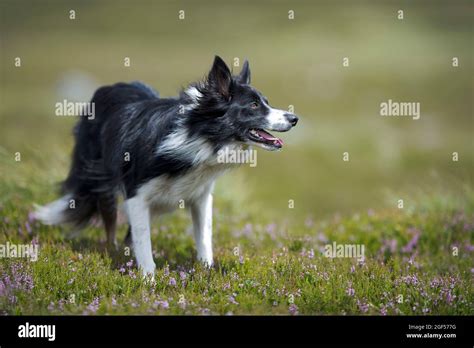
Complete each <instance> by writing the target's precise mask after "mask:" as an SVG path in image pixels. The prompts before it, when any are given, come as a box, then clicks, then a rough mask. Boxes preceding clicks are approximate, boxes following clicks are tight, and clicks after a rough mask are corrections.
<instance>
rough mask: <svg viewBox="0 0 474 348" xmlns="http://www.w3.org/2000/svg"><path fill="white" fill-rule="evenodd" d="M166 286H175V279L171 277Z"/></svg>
mask: <svg viewBox="0 0 474 348" xmlns="http://www.w3.org/2000/svg"><path fill="white" fill-rule="evenodd" d="M168 284H169V285H171V286H176V279H174V278H173V277H171V278H170V281H169V283H168Z"/></svg>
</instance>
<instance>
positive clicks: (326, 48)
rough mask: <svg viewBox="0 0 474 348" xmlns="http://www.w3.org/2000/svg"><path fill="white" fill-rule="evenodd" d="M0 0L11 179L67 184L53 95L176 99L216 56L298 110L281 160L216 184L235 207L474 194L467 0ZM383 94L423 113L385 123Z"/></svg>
mask: <svg viewBox="0 0 474 348" xmlns="http://www.w3.org/2000/svg"><path fill="white" fill-rule="evenodd" d="M0 4H1V84H0V87H1V102H0V115H1V116H0V125H1V127H0V153H1V172H2V173H1V175H2V182H3V183H4V184H6V183H8V182H15V183H16V184H18V185H20V186H23V187H26V188H27V187H28V185H32V184H33V182H36V183H41V184H42V185H45V186H46V187H50V188H51V190H53V188H54V186H53V185H52V184H53V183H54V182H57V181H59V180H62V179H63V178H64V177H65V175H66V173H67V171H68V166H69V155H70V153H71V150H72V145H73V143H72V136H71V130H72V127H73V125H74V123H75V121H76V118H74V117H69V118H68V117H57V116H55V114H54V112H55V103H56V102H58V101H62V100H63V99H64V98H68V99H71V98H74V97H76V98H77V99H78V100H84V99H85V100H88V99H89V98H90V96H91V95H92V93H93V91H94V89H95V88H96V87H98V86H100V85H103V84H111V83H115V82H118V81H132V80H141V81H144V82H146V83H148V84H150V85H152V86H154V87H155V88H156V89H157V90H158V91H159V92H160V93H161V95H162V96H173V95H176V94H177V92H178V91H179V89H180V88H181V87H183V86H185V85H186V84H187V83H189V82H192V81H195V80H197V79H199V78H202V77H203V76H204V74H206V73H207V71H208V69H209V67H210V65H211V63H212V60H213V57H214V55H215V54H219V55H221V56H222V57H223V58H224V59H225V60H226V61H227V62H228V63H229V64H232V62H233V61H234V58H236V57H237V58H239V59H240V60H241V62H242V61H243V59H244V58H247V59H249V61H250V66H251V69H252V80H253V81H252V84H253V85H254V86H255V87H256V88H258V89H260V90H261V91H262V92H263V93H264V94H265V95H266V96H267V97H268V99H269V100H270V103H271V104H272V105H274V106H275V107H280V108H287V107H288V105H290V104H291V105H294V107H295V112H296V113H297V114H299V115H300V117H301V118H300V123H299V124H298V126H297V127H296V128H295V129H294V130H293V131H291V132H289V133H285V134H283V135H282V138H283V139H284V141H285V147H284V149H283V151H282V152H279V153H267V152H265V151H263V150H258V165H257V167H256V168H250V167H248V166H243V167H242V168H240V169H238V170H236V171H234V172H232V173H230V174H228V175H226V176H225V177H223V178H222V179H220V181H219V182H218V186H217V191H218V195H219V196H220V197H223V198H222V199H226V198H231V199H234V200H236V201H238V202H239V204H240V203H241V204H242V210H245V209H257V210H258V211H259V212H261V213H262V214H265V215H270V216H273V217H279V218H288V219H292V218H295V217H296V218H303V217H307V216H313V217H315V218H320V217H324V216H327V215H332V214H334V213H336V212H340V213H352V212H356V211H365V210H367V209H369V208H381V207H382V208H383V207H395V206H396V203H397V202H396V200H397V199H399V198H403V199H405V205H406V206H408V207H409V206H410V205H411V204H413V203H412V202H413V201H412V199H414V197H416V196H418V195H420V194H431V193H438V194H450V195H454V196H455V197H459V198H460V199H462V197H463V195H464V194H465V190H467V189H468V188H469V187H472V179H473V177H472V173H473V167H474V157H473V143H472V142H473V140H472V139H473V137H472V133H473V103H472V96H473V51H472V37H473V36H472V34H473V32H472V30H473V4H472V2H471V1H444V2H438V1H402V2H400V1H388V2H381V1H364V2H358V1H232V2H228V3H227V2H224V1H199V2H198V1H145V0H139V1H50V0H47V1H24V0H15V1H13V0H0ZM71 9H72V10H75V11H76V19H75V20H71V19H69V11H70V10H71ZM399 9H403V10H404V19H403V20H399V19H397V10H399ZM179 10H184V11H185V19H184V20H179V19H178V11H179ZM289 10H293V11H294V13H295V19H294V20H289V19H288V11H289ZM15 57H20V58H21V63H22V66H21V67H20V68H17V67H15V66H14V60H15ZM125 57H130V60H131V66H130V67H125V66H124V58H125ZM343 57H349V59H350V65H349V67H343V65H342V59H343ZM453 57H458V58H459V67H457V68H454V67H453V66H452V64H451V63H452V58H453ZM239 70H240V67H234V71H235V72H238V71H239ZM81 98H82V99H81ZM388 99H392V100H394V101H407V102H420V103H421V119H420V120H416V121H415V120H412V119H411V118H409V117H398V118H397V117H392V118H386V117H381V116H380V115H379V107H380V103H381V102H383V101H387V100H388ZM345 151H347V152H349V154H350V161H349V162H344V161H343V160H342V156H343V152H345ZM455 151H456V152H458V153H459V162H453V161H452V153H453V152H455ZM15 152H21V154H22V161H21V162H15V161H14V154H15ZM25 173H30V174H34V175H24V174H25ZM35 178H36V179H35ZM290 199H292V200H294V202H295V207H294V209H288V200H290ZM41 203H45V202H44V201H42V202H41Z"/></svg>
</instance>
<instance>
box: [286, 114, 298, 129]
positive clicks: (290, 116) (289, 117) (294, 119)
mask: <svg viewBox="0 0 474 348" xmlns="http://www.w3.org/2000/svg"><path fill="white" fill-rule="evenodd" d="M285 117H286V119H287V120H288V122H290V123H291V125H292V126H293V127H294V126H296V124H297V123H298V116H296V115H295V114H285Z"/></svg>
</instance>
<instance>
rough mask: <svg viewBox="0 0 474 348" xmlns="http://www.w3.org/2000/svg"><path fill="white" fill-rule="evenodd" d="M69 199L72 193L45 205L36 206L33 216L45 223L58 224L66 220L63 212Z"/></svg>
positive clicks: (67, 205)
mask: <svg viewBox="0 0 474 348" xmlns="http://www.w3.org/2000/svg"><path fill="white" fill-rule="evenodd" d="M71 199H72V195H70V194H68V195H65V196H63V197H61V198H60V199H57V200H55V201H54V202H51V203H49V204H47V205H44V206H36V211H35V212H34V213H33V217H34V218H35V219H38V220H40V221H41V222H42V223H43V224H45V225H59V224H61V223H63V222H65V220H66V214H65V212H66V210H67V209H69V202H70V200H71Z"/></svg>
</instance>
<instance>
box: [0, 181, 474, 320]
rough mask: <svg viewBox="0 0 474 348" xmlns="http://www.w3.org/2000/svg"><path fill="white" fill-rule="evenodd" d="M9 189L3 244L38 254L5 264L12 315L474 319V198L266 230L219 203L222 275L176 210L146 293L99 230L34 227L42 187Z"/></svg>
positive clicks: (158, 231)
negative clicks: (334, 251) (347, 249)
mask: <svg viewBox="0 0 474 348" xmlns="http://www.w3.org/2000/svg"><path fill="white" fill-rule="evenodd" d="M6 187H7V185H4V186H3V190H4V192H2V201H1V206H0V208H1V210H0V211H1V215H2V217H3V218H2V220H1V221H0V227H1V231H2V234H1V235H0V243H2V244H4V243H6V241H9V242H10V243H18V244H22V243H30V242H31V241H33V242H34V243H38V244H39V248H40V249H39V250H40V254H39V259H38V260H37V261H36V262H33V261H29V260H27V259H15V258H2V259H0V280H1V282H2V283H0V308H1V310H2V312H3V313H5V314H13V315H16V314H296V313H298V314H311V315H315V314H400V315H414V314H462V315H470V314H472V313H473V282H472V276H473V275H472V267H473V255H472V252H473V251H472V249H473V246H472V244H473V236H474V234H473V230H474V224H473V221H474V219H473V217H474V216H473V209H472V208H473V204H474V201H473V200H472V193H471V194H469V193H468V194H466V197H467V199H466V200H464V201H459V200H454V201H450V200H449V199H448V198H447V197H443V198H442V199H441V198H439V197H438V199H436V198H435V197H426V199H425V201H421V200H420V201H419V202H418V203H417V204H416V207H415V208H413V209H405V210H403V209H402V210H380V211H377V210H375V211H369V212H363V213H360V214H355V215H353V216H351V217H340V216H335V217H334V218H332V219H329V220H327V221H320V222H314V221H313V220H312V219H310V218H308V219H306V221H304V222H303V223H298V221H297V220H295V221H291V222H290V221H276V222H275V221H263V220H262V218H261V217H260V216H255V215H252V213H251V211H247V210H242V209H237V205H235V203H232V201H228V200H226V199H222V198H219V195H218V194H217V195H216V196H217V197H216V207H217V212H216V214H215V215H216V216H215V261H216V265H215V266H214V267H213V268H212V269H210V270H209V269H207V268H205V267H202V266H201V265H200V264H199V263H198V262H196V261H195V256H196V255H195V251H194V246H193V240H192V236H191V235H190V234H189V233H186V232H185V231H186V229H187V226H188V224H189V219H188V218H187V216H186V215H185V214H184V213H183V212H178V213H177V214H174V215H169V216H166V217H165V218H163V219H162V220H160V221H159V222H158V223H157V222H155V223H154V229H153V236H152V239H153V247H154V255H155V261H156V264H157V273H156V275H155V280H156V284H147V283H145V282H143V281H142V279H141V277H140V276H139V273H138V270H137V269H136V268H135V266H134V262H133V261H132V264H130V260H132V259H133V257H132V256H133V255H132V256H129V254H128V253H127V249H125V248H124V246H123V245H122V246H121V247H120V249H119V251H118V252H117V253H115V254H113V255H109V254H108V253H107V252H106V251H105V248H104V246H103V244H104V243H103V242H102V240H103V238H104V232H103V231H102V229H101V228H100V227H91V228H88V229H86V230H84V231H83V232H81V233H80V234H78V235H76V236H75V237H71V232H70V231H68V230H67V229H61V228H57V227H53V228H52V227H47V226H42V225H40V224H39V223H37V222H30V225H29V226H26V223H27V222H28V204H25V202H30V201H35V200H36V199H37V198H38V199H39V193H40V192H42V191H44V185H41V186H40V185H38V186H35V185H33V184H31V183H30V184H29V188H28V189H24V188H21V187H18V186H16V185H13V186H10V187H9V188H8V189H7V188H6ZM51 196H52V195H51ZM469 197H470V198H469ZM428 202H431V204H428ZM124 230H125V227H122V228H121V230H120V237H123V234H124V232H125V231H124ZM415 234H419V239H418V240H417V241H416V242H414V243H413V248H412V249H411V250H410V249H409V248H408V249H406V248H407V245H408V244H410V240H412V239H413V237H414V236H415ZM334 241H335V242H337V243H338V244H343V243H347V244H362V245H364V247H365V260H364V261H363V262H359V261H358V260H356V259H354V258H327V257H325V256H324V254H323V253H322V251H323V250H324V249H323V248H324V245H326V244H331V243H332V242H334ZM384 246H386V247H384ZM454 247H457V248H458V253H454V254H453V250H454V249H453V248H454ZM127 262H128V265H127ZM173 279H174V281H175V282H174V281H173Z"/></svg>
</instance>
